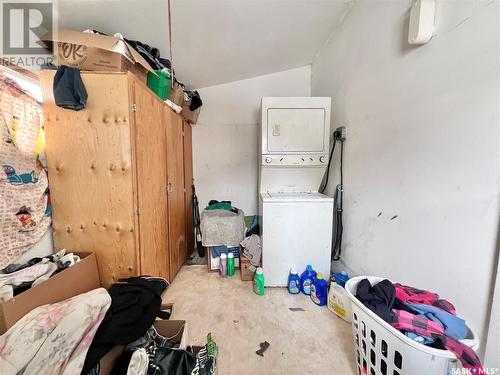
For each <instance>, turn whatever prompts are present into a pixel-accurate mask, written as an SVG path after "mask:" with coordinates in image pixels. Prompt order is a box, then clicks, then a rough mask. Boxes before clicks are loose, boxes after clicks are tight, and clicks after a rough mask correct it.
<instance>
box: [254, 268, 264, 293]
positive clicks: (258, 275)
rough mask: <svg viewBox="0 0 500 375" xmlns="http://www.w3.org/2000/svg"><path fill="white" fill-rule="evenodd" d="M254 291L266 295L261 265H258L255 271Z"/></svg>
mask: <svg viewBox="0 0 500 375" xmlns="http://www.w3.org/2000/svg"><path fill="white" fill-rule="evenodd" d="M253 291H254V292H255V293H256V294H258V295H259V296H263V295H264V272H263V271H262V268H261V267H258V268H257V270H256V271H255V276H254V278H253Z"/></svg>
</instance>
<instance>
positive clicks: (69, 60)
mask: <svg viewBox="0 0 500 375" xmlns="http://www.w3.org/2000/svg"><path fill="white" fill-rule="evenodd" d="M41 40H42V41H43V42H44V43H45V44H47V45H48V46H49V47H51V48H52V50H53V52H54V63H55V64H56V65H67V66H71V67H75V68H79V69H80V70H90V71H106V72H128V71H130V72H132V73H134V74H135V75H137V76H139V77H140V78H141V80H143V81H144V82H146V74H147V72H148V71H151V72H153V73H154V70H153V69H152V68H151V67H150V65H149V64H148V63H147V61H146V60H145V59H144V58H143V57H142V56H141V55H140V54H139V52H137V51H136V50H135V49H133V48H132V46H130V45H129V44H128V43H127V42H126V41H124V40H122V39H119V38H115V37H114V36H108V35H100V34H92V33H85V32H80V31H73V30H58V31H57V32H55V33H47V34H46V35H44V36H43V37H42V38H41Z"/></svg>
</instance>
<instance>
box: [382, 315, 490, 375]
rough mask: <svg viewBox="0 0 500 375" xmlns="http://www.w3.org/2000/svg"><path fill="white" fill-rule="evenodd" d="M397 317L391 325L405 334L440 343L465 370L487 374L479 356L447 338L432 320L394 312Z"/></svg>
mask: <svg viewBox="0 0 500 375" xmlns="http://www.w3.org/2000/svg"><path fill="white" fill-rule="evenodd" d="M392 311H393V313H394V316H395V320H394V322H392V323H391V325H392V326H393V327H394V328H396V329H398V330H400V331H403V332H413V333H415V334H417V335H419V336H425V337H430V338H432V339H434V340H435V341H439V342H440V343H441V345H443V346H444V347H445V348H446V349H447V350H449V351H450V352H452V353H453V354H455V355H456V356H457V358H458V360H459V361H460V362H461V363H462V365H463V366H464V368H466V369H468V370H469V372H470V373H471V374H473V375H479V374H486V371H485V369H483V367H482V366H481V361H480V360H479V357H478V356H477V354H476V353H475V352H474V350H472V349H471V348H470V347H468V346H467V345H465V344H462V343H461V342H460V341H457V340H454V339H452V338H451V337H449V336H446V335H445V333H444V330H443V327H442V326H441V325H440V324H439V323H436V322H433V321H432V320H429V319H426V318H423V317H421V316H417V315H413V314H411V313H409V312H408V311H404V310H392Z"/></svg>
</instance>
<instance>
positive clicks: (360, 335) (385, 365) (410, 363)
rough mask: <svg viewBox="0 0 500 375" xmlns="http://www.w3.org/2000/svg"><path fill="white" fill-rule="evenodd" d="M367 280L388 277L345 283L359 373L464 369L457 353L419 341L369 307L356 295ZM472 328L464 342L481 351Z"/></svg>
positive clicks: (406, 374) (428, 374)
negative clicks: (361, 282)
mask: <svg viewBox="0 0 500 375" xmlns="http://www.w3.org/2000/svg"><path fill="white" fill-rule="evenodd" d="M363 279H368V280H369V281H370V283H371V284H372V285H375V284H377V283H378V282H380V281H382V280H384V279H383V278H381V277H374V276H359V277H353V278H352V279H350V280H349V281H348V282H347V283H346V285H345V289H346V292H347V295H348V296H349V298H350V299H351V304H352V330H353V337H354V350H355V352H356V353H355V356H356V361H357V363H356V366H357V371H358V375H362V374H369V375H424V374H425V375H449V374H452V373H453V372H454V371H452V369H461V368H462V364H461V363H460V361H459V360H458V359H457V358H456V356H455V355H454V354H453V353H451V352H449V351H447V350H440V349H435V348H431V347H429V346H425V345H422V344H419V343H417V342H416V341H414V340H412V339H410V338H408V337H406V336H405V335H404V334H403V333H401V332H400V331H398V330H397V329H395V328H393V327H392V326H391V325H390V324H388V323H387V322H385V321H384V320H383V319H381V318H379V317H378V316H377V315H376V314H375V313H373V312H372V311H371V310H370V309H368V308H366V307H365V306H364V305H363V304H362V303H361V302H360V301H359V300H358V299H357V298H356V290H357V288H358V283H359V282H360V281H361V280H363ZM468 331H469V332H468V335H467V338H466V339H464V340H461V342H463V343H464V344H466V345H469V346H470V347H471V348H472V349H474V350H477V348H478V346H479V341H478V339H477V336H476V335H475V334H474V333H473V332H472V331H471V329H470V328H468ZM455 373H460V372H455Z"/></svg>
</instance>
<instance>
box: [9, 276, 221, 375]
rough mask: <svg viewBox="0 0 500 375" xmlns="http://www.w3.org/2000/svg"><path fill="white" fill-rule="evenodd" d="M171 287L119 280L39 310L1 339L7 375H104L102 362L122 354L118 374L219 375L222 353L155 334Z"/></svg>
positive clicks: (156, 280)
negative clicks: (181, 345)
mask: <svg viewBox="0 0 500 375" xmlns="http://www.w3.org/2000/svg"><path fill="white" fill-rule="evenodd" d="M167 287H168V282H167V281H165V280H164V279H162V278H158V277H132V278H128V279H124V280H120V281H119V282H118V283H115V284H113V285H112V286H111V288H110V289H109V290H107V291H106V290H105V289H103V288H99V289H95V290H92V291H89V292H87V293H83V294H80V295H77V296H75V297H72V298H70V299H67V300H65V301H62V302H59V303H55V304H50V305H44V306H40V307H37V308H35V309H34V310H32V311H31V312H29V313H28V314H27V315H26V316H24V317H23V318H21V319H20V320H19V321H18V322H17V323H16V324H14V325H13V326H12V327H11V328H10V329H9V330H8V331H7V332H6V333H5V334H4V335H2V336H0V369H1V373H2V375H10V374H12V375H14V374H19V373H24V374H68V375H74V374H82V375H87V374H89V375H98V374H100V373H101V360H102V359H103V357H105V356H106V355H107V354H108V353H110V352H111V351H112V350H116V348H122V349H123V348H124V350H122V352H121V355H120V356H119V358H118V359H117V361H116V363H115V366H114V368H113V370H112V373H113V374H129V375H146V374H148V375H164V374H201V375H212V374H214V373H215V365H216V355H217V346H216V345H215V343H214V342H213V340H212V339H211V337H209V342H208V343H207V345H206V346H205V347H204V348H202V349H201V350H200V351H196V352H195V351H194V350H193V349H192V348H190V347H186V348H179V347H176V346H178V345H177V344H176V343H175V342H173V341H171V339H169V338H165V337H162V336H161V335H159V334H158V333H157V332H156V330H155V329H154V327H153V323H154V322H155V320H156V319H157V318H160V319H168V318H169V316H170V314H169V313H168V312H166V311H162V309H161V302H162V299H161V295H162V294H163V292H164V291H165V290H166V288H167Z"/></svg>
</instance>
